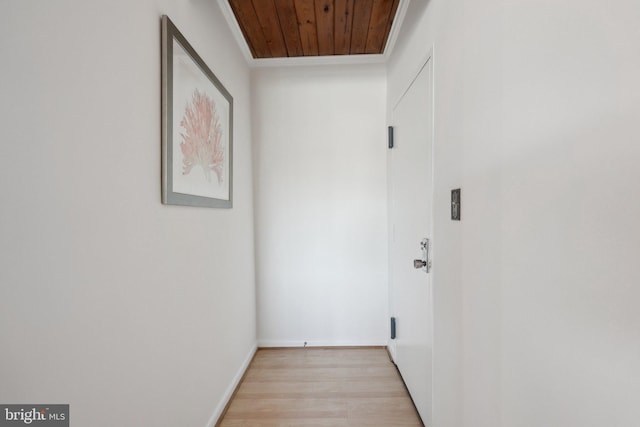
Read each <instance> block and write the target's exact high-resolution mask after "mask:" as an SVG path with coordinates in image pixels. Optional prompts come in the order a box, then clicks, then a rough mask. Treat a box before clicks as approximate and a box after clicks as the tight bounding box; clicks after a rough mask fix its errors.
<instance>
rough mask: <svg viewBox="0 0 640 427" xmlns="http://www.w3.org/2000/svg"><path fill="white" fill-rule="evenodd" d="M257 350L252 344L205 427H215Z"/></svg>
mask: <svg viewBox="0 0 640 427" xmlns="http://www.w3.org/2000/svg"><path fill="white" fill-rule="evenodd" d="M257 350H258V346H257V345H256V344H254V345H253V347H251V350H249V354H247V357H246V358H245V359H244V362H242V366H240V369H239V370H238V372H236V375H235V376H234V377H233V381H232V382H231V384H229V387H227V390H226V391H225V393H224V396H223V397H222V400H221V401H220V403H218V406H217V407H216V410H215V411H214V413H213V415H212V416H211V418H209V422H208V423H207V427H215V425H216V423H217V422H218V418H220V415H222V411H224V408H225V407H226V406H227V403H229V401H230V400H231V397H232V396H233V392H234V391H235V389H236V388H237V387H238V384H240V380H242V376H243V375H244V373H245V372H246V371H247V368H249V364H250V363H251V360H253V356H254V355H255V354H256V351H257Z"/></svg>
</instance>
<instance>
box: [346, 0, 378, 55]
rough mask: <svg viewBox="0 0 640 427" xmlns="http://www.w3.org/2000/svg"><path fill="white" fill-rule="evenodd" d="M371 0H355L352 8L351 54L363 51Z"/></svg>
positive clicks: (365, 45) (365, 43)
mask: <svg viewBox="0 0 640 427" xmlns="http://www.w3.org/2000/svg"><path fill="white" fill-rule="evenodd" d="M372 8H373V0H355V2H354V8H353V30H352V32H351V52H350V53H351V54H352V55H358V54H362V53H365V51H366V47H367V38H368V36H369V22H370V21H371V9H372Z"/></svg>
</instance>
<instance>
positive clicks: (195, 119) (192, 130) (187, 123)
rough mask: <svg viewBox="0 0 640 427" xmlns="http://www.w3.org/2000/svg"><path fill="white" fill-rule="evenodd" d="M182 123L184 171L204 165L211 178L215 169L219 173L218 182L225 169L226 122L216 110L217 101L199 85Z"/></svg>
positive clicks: (217, 174) (209, 180) (204, 169)
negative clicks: (224, 138) (223, 132)
mask: <svg viewBox="0 0 640 427" xmlns="http://www.w3.org/2000/svg"><path fill="white" fill-rule="evenodd" d="M180 126H182V127H183V128H184V130H185V133H181V134H180V136H181V137H182V142H181V143H180V149H181V150H182V156H183V158H182V163H183V168H182V174H183V175H188V174H189V173H190V172H191V169H193V167H194V166H200V167H201V168H202V171H203V172H204V176H205V178H206V179H207V181H208V182H211V171H213V172H215V173H216V177H217V178H218V183H219V184H220V183H222V181H223V175H222V172H223V170H224V146H223V144H222V126H221V125H220V116H218V112H217V110H216V103H215V102H214V101H213V100H212V99H211V98H210V97H209V96H207V95H206V94H204V93H200V91H198V90H197V89H196V91H195V92H193V96H192V98H191V102H188V103H187V106H186V107H185V111H184V116H183V117H182V120H181V121H180Z"/></svg>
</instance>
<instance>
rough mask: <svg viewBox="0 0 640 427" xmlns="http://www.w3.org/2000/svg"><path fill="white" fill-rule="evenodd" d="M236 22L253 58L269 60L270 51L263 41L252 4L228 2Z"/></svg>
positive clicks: (238, 1) (243, 0)
mask: <svg viewBox="0 0 640 427" xmlns="http://www.w3.org/2000/svg"><path fill="white" fill-rule="evenodd" d="M229 4H230V5H231V9H232V10H233V13H234V15H235V16H236V20H237V21H238V24H239V25H240V29H241V30H242V33H243V34H244V38H245V40H246V41H247V44H248V45H249V49H250V50H251V54H252V55H253V57H254V58H269V57H271V51H270V50H269V46H268V45H267V42H266V41H265V38H264V34H263V33H262V28H261V27H260V21H258V15H256V11H255V9H254V8H253V4H252V3H251V2H248V1H246V0H229Z"/></svg>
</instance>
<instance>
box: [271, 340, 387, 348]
mask: <svg viewBox="0 0 640 427" xmlns="http://www.w3.org/2000/svg"><path fill="white" fill-rule="evenodd" d="M305 342H306V343H307V344H306V347H386V345H387V342H386V341H375V340H371V341H304V340H299V341H279V340H259V341H258V347H260V348H269V347H305Z"/></svg>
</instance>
